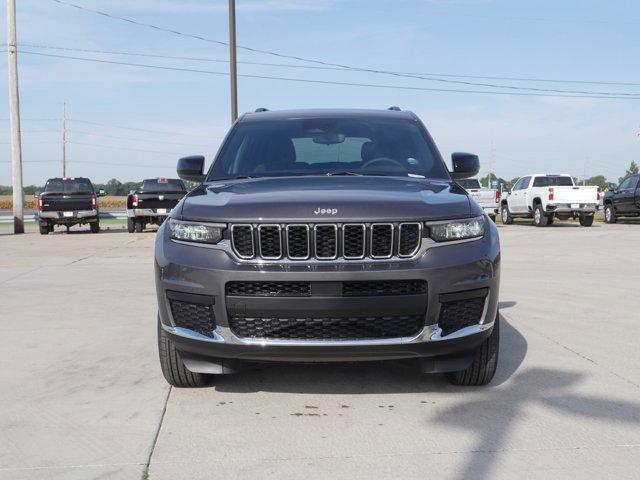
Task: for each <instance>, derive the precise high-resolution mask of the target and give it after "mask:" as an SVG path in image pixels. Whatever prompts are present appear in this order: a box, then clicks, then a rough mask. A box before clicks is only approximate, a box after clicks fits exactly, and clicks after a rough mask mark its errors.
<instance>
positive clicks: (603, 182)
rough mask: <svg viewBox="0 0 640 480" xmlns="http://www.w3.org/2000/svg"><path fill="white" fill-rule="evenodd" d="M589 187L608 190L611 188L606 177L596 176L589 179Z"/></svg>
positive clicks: (587, 182)
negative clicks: (593, 186)
mask: <svg viewBox="0 0 640 480" xmlns="http://www.w3.org/2000/svg"><path fill="white" fill-rule="evenodd" d="M586 184H587V185H595V186H596V187H600V188H603V189H604V188H607V187H608V186H609V182H607V178H606V177H605V176H604V175H596V176H594V177H591V178H587V181H586Z"/></svg>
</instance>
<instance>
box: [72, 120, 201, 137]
mask: <svg viewBox="0 0 640 480" xmlns="http://www.w3.org/2000/svg"><path fill="white" fill-rule="evenodd" d="M69 121H70V122H72V123H74V122H75V123H82V124H85V125H94V126H97V127H107V128H117V129H120V130H131V131H135V132H146V133H157V134H159V135H180V136H184V137H198V138H212V137H210V136H209V135H196V134H193V133H179V132H169V131H167V130H149V129H146V128H136V127H128V126H123V125H113V124H109V123H99V122H90V121H88V120H80V119H77V118H71V119H69Z"/></svg>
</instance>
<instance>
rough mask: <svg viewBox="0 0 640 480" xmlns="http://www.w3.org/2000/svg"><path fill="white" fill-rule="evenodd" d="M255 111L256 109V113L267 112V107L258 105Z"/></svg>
mask: <svg viewBox="0 0 640 480" xmlns="http://www.w3.org/2000/svg"><path fill="white" fill-rule="evenodd" d="M255 111H256V113H258V112H268V111H269V109H268V108H264V107H260V108H256V110H255Z"/></svg>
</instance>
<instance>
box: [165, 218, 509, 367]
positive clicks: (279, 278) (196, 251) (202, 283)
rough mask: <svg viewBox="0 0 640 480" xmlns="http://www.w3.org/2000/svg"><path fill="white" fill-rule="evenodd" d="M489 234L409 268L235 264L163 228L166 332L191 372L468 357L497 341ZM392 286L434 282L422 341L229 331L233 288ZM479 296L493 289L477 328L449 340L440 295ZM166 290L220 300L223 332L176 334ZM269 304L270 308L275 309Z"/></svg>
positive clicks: (494, 241)
mask: <svg viewBox="0 0 640 480" xmlns="http://www.w3.org/2000/svg"><path fill="white" fill-rule="evenodd" d="M486 231H487V232H486V234H485V236H484V237H483V238H482V239H479V240H475V241H471V242H466V243H459V244H451V245H438V246H437V247H433V248H429V249H427V250H426V251H425V252H424V254H422V255H420V256H418V257H417V258H415V259H412V260H410V261H406V260H405V261H398V260H389V261H375V262H372V261H347V262H344V261H343V262H332V261H329V262H323V263H308V262H304V261H302V262H287V263H285V262H283V263H270V264H250V263H244V262H240V261H238V260H236V259H235V258H233V257H232V256H231V255H229V253H228V252H227V251H224V250H221V249H214V248H206V247H199V246H192V245H184V244H179V243H176V242H173V241H171V240H170V239H169V237H168V232H167V228H166V226H163V227H162V228H161V229H160V230H159V231H158V234H157V236H156V252H155V270H156V291H157V300H158V309H159V319H160V325H161V328H163V329H164V330H165V331H166V332H167V334H168V335H169V337H170V338H171V339H172V341H173V342H174V344H175V345H176V348H177V349H178V350H179V351H180V352H181V354H182V356H183V358H187V359H189V361H188V362H187V366H188V367H189V365H190V364H192V365H193V362H196V363H197V362H203V361H207V360H216V359H233V360H247V361H289V362H313V361H320V362H327V361H356V360H362V361H369V360H380V359H399V358H415V357H448V356H461V355H462V356H464V355H468V354H469V353H470V352H472V351H473V350H474V349H475V348H477V347H478V346H479V345H480V344H481V343H482V341H483V340H484V339H485V338H486V337H487V336H488V335H490V333H491V330H492V328H493V322H494V319H495V317H496V313H497V309H498V288H499V278H500V246H499V240H498V233H497V229H496V227H495V225H493V223H492V222H489V221H487V227H486ZM393 280H425V281H426V282H427V293H426V294H425V297H426V299H425V300H426V301H425V303H426V305H425V308H424V327H423V328H422V329H421V331H420V332H419V333H417V334H416V335H413V336H410V337H399V338H385V339H368V340H280V339H252V338H240V337H238V336H237V335H235V334H234V332H233V331H232V329H231V328H230V312H229V309H230V308H231V304H230V302H231V300H230V299H229V297H227V295H226V291H225V286H226V284H227V283H229V282H238V281H239V282H243V281H244V282H255V281H271V282H329V283H330V282H350V281H393ZM476 289H486V290H487V295H486V298H485V301H484V302H485V303H484V310H483V312H482V317H481V319H480V321H479V322H478V324H476V325H472V326H467V327H465V328H462V329H460V330H457V331H454V332H452V333H449V334H448V335H443V334H442V330H441V329H440V327H439V326H438V318H439V314H440V309H441V303H440V298H441V295H446V294H451V293H454V292H463V291H469V290H476ZM167 291H171V292H181V293H185V294H195V295H206V296H209V297H211V298H213V299H214V301H213V305H212V308H213V311H214V314H215V318H216V325H217V327H216V329H215V331H214V333H213V337H209V336H206V335H203V334H200V333H198V332H195V331H192V330H187V329H184V328H180V327H177V326H176V324H175V322H174V320H173V317H172V313H171V308H170V304H169V300H168V297H167ZM373 298H374V297H372V299H373ZM267 300H269V301H271V300H272V299H267ZM313 300H318V299H317V298H316V299H313ZM325 300H326V301H327V304H326V305H327V309H328V310H331V309H334V310H335V309H336V308H343V307H342V306H344V308H345V309H347V310H348V309H349V306H345V305H344V302H343V303H342V304H341V305H342V306H340V307H336V305H337V304H338V303H340V302H333V303H332V300H331V299H330V298H327V299H325ZM298 301H299V299H298ZM389 301H391V302H392V304H391V305H387V306H386V308H387V309H389V308H392V309H393V308H397V309H398V310H399V311H401V310H402V309H403V308H405V307H404V305H403V302H402V298H400V297H389ZM285 302H286V300H285ZM264 303H265V305H267V304H268V303H269V302H267V301H265V302H264ZM308 305H309V308H310V309H311V310H313V311H314V312H316V313H318V312H317V311H316V309H317V307H318V303H317V302H315V303H314V302H313V301H311V299H310V300H309V303H308ZM351 307H352V306H351ZM265 308H266V307H265ZM285 308H286V307H285ZM296 308H298V307H296ZM267 313H268V312H267ZM350 314H353V312H352V311H351V312H350ZM190 362H191V363H190Z"/></svg>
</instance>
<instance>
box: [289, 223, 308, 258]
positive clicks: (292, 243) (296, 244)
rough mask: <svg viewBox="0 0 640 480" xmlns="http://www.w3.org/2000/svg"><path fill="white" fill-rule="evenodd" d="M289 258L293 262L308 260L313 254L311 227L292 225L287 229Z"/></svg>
mask: <svg viewBox="0 0 640 480" xmlns="http://www.w3.org/2000/svg"><path fill="white" fill-rule="evenodd" d="M286 234H287V256H288V257H289V258H290V259H291V260H306V259H308V258H309V256H310V252H311V238H310V236H309V225H307V224H306V223H292V224H289V225H287V227H286Z"/></svg>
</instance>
